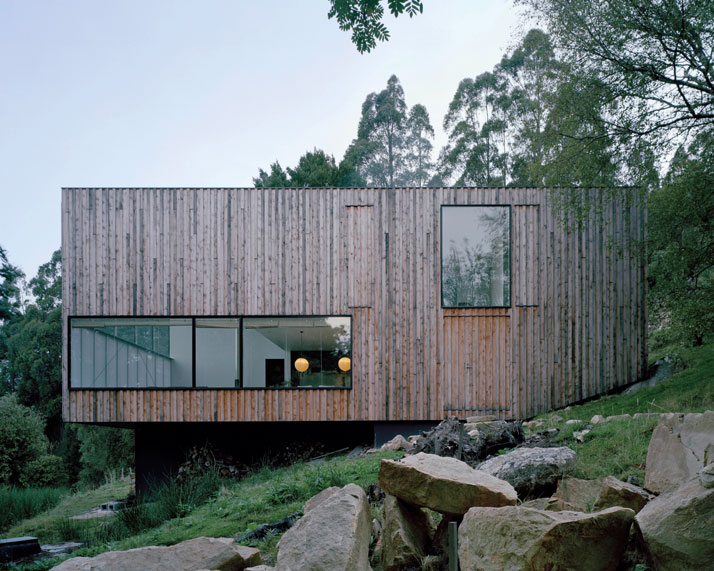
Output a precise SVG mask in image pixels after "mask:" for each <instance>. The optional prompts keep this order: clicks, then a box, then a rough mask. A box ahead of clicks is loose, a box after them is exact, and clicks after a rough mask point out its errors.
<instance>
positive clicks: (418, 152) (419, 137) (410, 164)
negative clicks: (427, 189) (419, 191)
mask: <svg viewBox="0 0 714 571" xmlns="http://www.w3.org/2000/svg"><path fill="white" fill-rule="evenodd" d="M406 131H407V132H406V145H405V155H404V162H405V171H406V172H405V175H404V183H405V184H407V185H409V186H425V185H426V184H427V183H428V182H429V181H430V180H431V178H432V175H433V171H434V163H433V162H432V159H431V153H432V151H433V148H434V145H433V143H432V140H433V139H434V127H432V125H431V122H430V121H429V112H428V111H427V110H426V107H424V106H423V105H422V104H420V103H417V104H416V105H414V106H413V107H412V108H411V109H410V110H409V117H408V118H407V129H406Z"/></svg>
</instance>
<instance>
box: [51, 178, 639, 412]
mask: <svg viewBox="0 0 714 571" xmlns="http://www.w3.org/2000/svg"><path fill="white" fill-rule="evenodd" d="M582 192H585V191H582ZM587 192H591V193H592V194H593V197H594V199H595V200H596V201H600V205H601V206H602V210H603V219H604V220H603V222H602V223H599V222H595V221H590V222H588V223H587V224H586V225H585V226H584V227H583V228H582V229H580V230H572V231H568V230H567V229H566V228H565V227H564V226H563V225H562V224H561V222H560V221H559V218H558V217H557V215H556V214H555V212H554V209H553V204H552V201H551V196H550V193H549V192H547V191H545V190H542V189H528V188H487V189H480V188H428V189H414V188H395V189H383V188H380V189H371V188H366V189H365V188H355V189H312V188H305V189H270V188H266V189H91V188H90V189H87V188H67V189H63V191H62V216H63V230H62V232H63V235H62V256H63V259H62V262H63V288H64V289H63V311H64V317H65V324H66V327H65V329H64V353H63V368H64V370H63V390H64V399H63V407H64V409H63V414H64V418H65V420H67V421H70V422H85V423H120V424H125V425H126V424H132V423H145V422H208V423H221V422H229V421H230V422H236V421H237V422H255V421H257V422H263V421H354V420H360V421H373V422H384V421H395V420H402V421H406V420H409V421H438V420H441V419H443V418H444V417H445V416H461V417H464V416H469V415H474V414H479V413H483V414H497V415H498V416H500V417H503V418H525V417H529V416H532V415H534V414H536V413H539V412H542V411H546V410H549V409H553V408H557V407H561V406H565V405H567V404H569V403H573V402H576V401H579V400H582V399H584V398H587V397H591V396H594V395H597V394H600V393H603V392H606V391H608V390H610V389H613V388H615V387H617V386H622V385H625V384H627V383H630V382H633V381H635V380H637V378H638V377H640V376H641V375H642V374H643V373H644V371H645V367H646V350H645V331H646V313H645V305H644V300H645V269H644V261H643V259H642V258H641V257H638V256H637V255H635V249H636V243H637V242H641V241H642V239H643V238H644V213H643V212H642V211H641V210H640V209H638V208H637V207H634V206H633V207H628V208H623V207H622V206H619V205H618V204H616V203H615V202H611V201H606V199H604V198H598V194H597V191H587ZM452 205H483V206H491V207H493V206H500V207H502V208H501V209H495V210H493V212H495V213H497V214H498V215H499V216H502V219H503V220H506V222H505V223H504V224H506V225H507V226H502V228H506V229H507V231H504V233H503V236H505V237H504V238H503V244H505V246H506V250H505V251H503V250H500V253H499V251H497V250H498V248H497V247H496V246H489V247H491V251H490V252H486V254H487V255H488V256H490V259H496V258H497V264H496V266H497V267H496V270H493V268H491V269H490V270H488V271H489V272H490V273H489V274H488V275H489V276H490V277H489V278H488V279H489V280H491V281H490V282H488V283H487V285H486V286H484V287H482V288H481V289H482V290H483V291H486V289H488V288H489V287H490V290H489V291H487V292H486V293H485V294H483V292H481V293H479V292H478V291H476V292H475V293H474V292H471V293H467V294H465V293H458V294H454V295H455V297H454V300H456V301H454V302H453V303H452V302H448V303H445V299H446V296H447V294H446V293H445V291H444V287H445V285H446V278H444V277H443V276H442V265H443V264H442V262H443V260H445V259H446V253H445V252H446V250H444V252H442V248H446V247H447V245H446V244H442V239H443V236H444V231H445V229H444V228H442V227H441V226H442V219H443V218H444V213H445V212H451V211H447V210H444V209H447V208H449V207H450V206H452ZM474 212H477V211H474ZM478 212H479V213H486V214H489V212H487V211H486V210H483V211H478ZM464 243H465V244H466V243H467V242H464ZM495 243H496V242H494V244H495ZM499 243H500V242H499ZM482 253H483V252H482ZM486 254H484V256H485V255H486ZM499 256H500V257H499ZM444 263H445V262H444ZM458 271H461V269H459V270H458ZM449 279H451V278H449ZM458 279H462V278H458ZM457 281H458V280H457ZM483 283H486V282H485V281H484V282H483ZM488 284H490V285H488ZM494 284H495V285H494ZM484 288H485V289H484ZM472 289H473V288H472ZM494 291H495V292H496V293H495V294H494V293H493V292H494ZM481 294H483V295H487V296H491V297H488V299H495V300H496V301H494V302H487V303H486V304H483V303H480V304H479V303H477V302H473V301H469V300H472V299H476V297H477V296H478V295H481ZM469 295H470V296H471V297H468V296H469ZM459 296H465V297H459ZM493 296H495V297H493ZM462 299H466V300H467V301H466V302H463V301H461V300H462ZM449 305H456V307H445V306H449ZM479 305H488V306H484V307H479ZM133 316H138V317H139V318H141V319H138V320H136V319H135V321H134V323H141V324H142V325H141V327H143V328H144V329H143V330H142V331H149V332H150V333H149V337H147V338H146V339H139V337H138V336H137V337H132V338H127V337H126V335H125V334H122V333H121V324H122V322H121V320H112V319H111V318H114V317H117V318H130V317H133ZM333 316H334V317H333ZM88 317H91V318H93V319H94V322H92V321H91V320H87V319H83V318H88ZM152 317H165V318H172V321H171V322H169V321H168V320H166V321H165V322H162V321H152V320H151V319H150V318H152ZM218 317H221V318H225V319H223V320H216V321H214V322H211V321H210V320H209V319H207V318H218ZM261 318H264V320H263V321H261ZM287 318H294V320H293V321H290V320H289V319H287ZM297 318H300V319H303V321H300V320H299V319H297ZM270 320H272V322H274V323H273V324H272V325H270V324H269V323H268V322H269V321H270ZM305 320H308V321H309V322H310V323H312V324H316V323H317V324H319V325H320V326H321V327H322V328H323V329H325V330H328V331H331V332H332V333H331V335H332V337H330V339H329V340H327V341H325V343H328V345H329V351H328V350H326V349H325V350H321V351H317V350H314V351H308V350H305V351H302V352H300V351H293V352H290V351H288V350H287V349H285V351H284V355H283V353H279V352H278V353H277V357H274V358H270V359H269V358H267V357H266V359H265V363H264V366H263V362H262V361H261V362H260V363H259V367H258V369H260V373H259V374H260V375H262V379H263V380H262V381H261V382H256V381H255V378H251V375H253V373H251V371H252V370H253V369H251V368H250V366H248V365H249V363H250V362H249V359H251V358H253V359H254V358H255V351H254V350H249V349H248V345H247V344H248V342H249V337H250V336H251V335H257V333H260V332H263V333H264V334H265V335H266V336H269V335H270V334H269V332H268V329H267V328H268V327H278V328H279V327H292V329H293V330H294V332H293V333H292V335H293V343H294V344H295V346H297V343H298V339H299V342H303V336H304V335H305V329H300V328H301V327H302V325H300V324H301V323H303V322H305V323H307V321H305ZM272 322H271V323H272ZM154 323H157V324H159V325H158V326H156V327H155V328H154V329H147V328H150V327H154V325H152V324H154ZM162 323H171V324H172V325H171V327H172V328H170V327H169V326H168V325H161V324H162ZM82 324H84V326H85V328H86V330H82V331H79V326H80V325H82ZM326 324H327V325H326ZM219 325H220V327H223V331H222V332H220V331H216V332H215V335H217V337H215V339H229V346H230V347H231V351H233V353H231V355H233V356H232V357H231V358H230V359H229V361H230V363H228V364H229V365H230V366H229V369H230V371H229V372H228V373H226V375H227V378H228V379H229V380H228V382H229V385H223V384H222V385H220V386H210V382H208V385H205V386H204V385H203V383H202V381H201V380H200V375H201V373H200V371H201V367H202V366H203V365H202V364H201V361H200V359H201V356H200V355H198V356H197V354H196V347H200V346H201V345H200V343H201V339H202V338H203V337H201V336H202V335H204V334H205V335H207V337H206V339H208V340H209V341H208V342H207V343H206V347H210V346H211V344H212V343H213V341H210V340H211V339H214V337H210V336H209V334H210V335H213V334H214V333H211V332H209V331H208V328H209V327H213V328H214V329H216V328H218V326H219ZM91 327H94V329H93V330H92V333H91V335H93V337H90V332H89V328H91ZM160 327H165V329H160ZM202 327H206V331H203V330H202V329H201V328H202ZM252 327H255V328H257V329H256V331H257V333H256V331H254V330H253V329H251V328H252ZM261 327H262V328H263V329H260V328H261ZM182 328H183V329H182ZM75 329H77V332H76V334H75ZM286 330H287V329H286ZM298 330H299V333H298ZM152 331H153V333H152ZM169 331H170V332H171V336H170V337H169V333H168V332H169ZM162 332H163V333H162ZM131 334H132V335H134V333H131ZM307 334H308V335H309V334H310V330H308V331H307ZM122 335H124V337H122ZM181 335H183V337H181ZM192 336H193V337H192ZM100 338H101V339H100ZM127 339H128V340H127ZM147 339H148V341H147ZM179 339H184V340H185V343H186V345H185V347H186V351H185V352H184V355H183V356H185V357H186V358H187V359H188V358H189V357H191V356H192V358H193V361H190V362H189V364H188V365H187V368H186V375H185V383H183V384H181V383H178V381H175V380H174V382H173V385H167V386H162V385H160V384H157V383H159V381H157V378H159V377H161V378H164V379H168V378H169V376H170V371H171V367H172V366H174V365H175V362H177V361H178V360H179V356H178V354H177V353H176V352H177V351H178V349H177V348H179V347H181V345H180V344H179V343H180V341H179ZM345 340H347V341H345ZM100 341H101V343H102V345H101V347H102V349H101V350H102V351H104V353H102V354H103V355H106V354H108V353H107V352H108V351H110V349H108V347H110V346H111V351H113V352H114V356H115V357H116V356H117V355H120V354H122V355H124V357H123V358H124V359H125V361H126V360H127V359H129V358H128V357H127V355H129V354H130V353H131V351H134V352H135V353H137V354H139V353H141V354H142V355H144V357H143V358H144V359H145V360H146V358H147V356H148V357H150V358H151V362H152V365H151V367H152V369H151V371H152V373H151V376H152V379H153V380H152V383H153V384H151V383H148V382H144V381H142V382H143V383H144V384H142V385H141V386H140V387H139V388H130V387H133V386H134V385H132V384H131V383H132V382H133V381H129V382H126V381H125V384H124V385H123V386H122V385H121V384H120V383H119V381H118V380H116V379H118V376H119V375H120V374H121V375H124V376H125V377H126V375H127V374H129V378H130V379H134V377H131V375H132V374H134V373H126V372H122V371H123V369H122V371H120V370H119V368H118V367H115V368H114V369H113V372H112V375H114V377H116V379H115V380H114V381H111V382H110V381H108V380H107V378H108V377H107V373H106V371H104V369H102V371H100V372H97V371H98V367H97V364H96V362H99V361H97V359H99V357H97V354H98V349H97V347H99V345H98V343H100ZM169 342H170V343H171V344H172V347H174V349H171V350H170V349H169V348H168V347H169ZM276 342H277V341H276ZM312 342H313V343H317V341H312ZM322 342H323V341H320V343H322ZM147 343H150V345H149V344H147ZM80 344H81V347H80ZM231 344H232V345H231ZM256 346H257V345H256ZM315 346H316V345H315ZM213 347H214V349H215V347H217V345H215V344H214V345H213ZM305 347H307V341H305V342H304V344H303V349H304V348H305ZM321 347H322V345H321ZM122 351H123V353H122ZM191 351H193V355H191ZM90 352H91V353H92V355H93V357H91V358H92V359H95V361H96V362H95V363H94V365H92V366H93V367H94V368H93V369H92V372H91V373H88V375H90V376H92V375H94V376H93V377H92V378H94V379H96V378H99V375H100V374H101V375H104V376H103V377H102V379H104V380H103V381H102V382H103V383H104V385H101V386H100V385H97V384H94V385H92V384H90V385H87V384H86V383H85V384H82V381H81V379H82V376H81V374H80V371H79V368H78V367H80V366H83V365H81V364H82V363H84V364H86V363H87V362H88V359H90V357H89V356H88V355H90ZM199 353H200V350H199ZM244 353H245V355H244ZM266 355H267V353H266ZM297 356H299V357H301V358H303V357H304V358H305V359H306V360H308V361H309V362H310V367H311V370H310V371H308V373H306V374H304V375H303V374H302V373H300V374H298V373H296V372H295V371H288V370H287V369H288V368H291V367H290V364H291V363H292V362H293V360H294V358H295V357H297ZM70 357H71V358H70ZM102 358H104V359H106V357H102ZM338 358H339V359H342V358H348V360H347V361H346V362H347V363H348V365H346V366H343V365H344V362H343V361H338ZM117 360H118V358H117ZM129 360H130V359H129ZM318 360H319V362H320V365H319V366H318V365H317V363H318ZM283 361H284V363H285V364H286V365H285V366H284V365H283ZM327 361H330V363H327ZM172 363H174V365H172ZM191 363H192V364H191ZM338 363H339V368H338ZM70 367H72V369H73V370H72V371H70ZM112 367H114V365H112ZM260 367H262V368H260ZM105 368H106V367H105ZM258 369H256V370H258ZM313 369H314V370H315V371H318V372H320V374H321V375H322V376H321V377H319V379H318V377H314V378H315V379H316V380H315V381H314V383H313V384H312V385H310V384H309V383H308V382H307V381H305V379H310V378H312V377H310V375H311V374H313V375H317V373H312V370H313ZM271 370H273V371H278V372H277V373H275V375H277V377H276V378H277V379H278V381H279V383H278V384H276V386H278V385H279V386H280V388H273V387H272V386H271V384H270V381H269V380H267V381H266V379H269V378H270V375H272V374H273V373H271V372H270V371H271ZM158 371H163V372H161V373H159V372H158ZM142 374H145V373H142ZM231 375H232V376H231ZM233 377H235V383H234V379H233ZM283 378H284V379H285V383H284V384H282V380H283ZM197 379H199V381H198V382H197ZM295 379H297V380H295ZM135 380H136V383H138V382H139V379H138V377H136V379H135ZM112 382H115V383H116V384H111V383H112ZM167 383H168V381H167ZM297 383H303V384H301V385H300V386H296V384H297Z"/></svg>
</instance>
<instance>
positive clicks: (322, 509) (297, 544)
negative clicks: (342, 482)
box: [275, 484, 372, 571]
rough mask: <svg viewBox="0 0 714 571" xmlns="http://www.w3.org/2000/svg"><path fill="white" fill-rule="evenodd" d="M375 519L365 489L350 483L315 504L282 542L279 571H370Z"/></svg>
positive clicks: (277, 564) (277, 566)
mask: <svg viewBox="0 0 714 571" xmlns="http://www.w3.org/2000/svg"><path fill="white" fill-rule="evenodd" d="M371 522H372V518H371V516H370V512H369V503H368V502H367V495H366V494H365V493H364V490H362V488H360V487H359V486H357V485H355V484H347V485H346V486H345V487H344V488H342V489H340V490H338V491H334V492H333V493H332V494H329V495H328V496H327V497H325V498H323V501H321V502H319V503H317V505H313V507H311V509H310V511H308V512H307V513H306V514H305V515H304V516H303V517H302V518H300V519H299V520H298V521H297V523H295V525H293V527H291V528H290V529H289V530H288V531H286V532H285V534H284V535H283V537H282V538H281V539H280V543H278V560H277V563H276V565H275V569H276V571H297V570H298V569H311V570H313V571H340V570H344V571H367V570H369V569H370V566H369V560H368V558H369V543H370V536H371V533H372V523H371Z"/></svg>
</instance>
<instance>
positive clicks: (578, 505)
mask: <svg viewBox="0 0 714 571" xmlns="http://www.w3.org/2000/svg"><path fill="white" fill-rule="evenodd" d="M601 489H602V480H600V479H598V480H581V479H579V478H563V479H562V480H560V481H559V482H558V487H557V489H556V490H555V493H554V494H553V495H552V496H551V497H550V498H549V499H548V500H546V502H547V503H546V506H545V507H544V508H542V509H546V510H549V511H558V512H560V511H576V512H592V511H595V502H597V500H598V497H599V496H600V490H601ZM531 503H532V502H529V505H531ZM536 505H537V504H533V507H535V506H536ZM608 507H612V506H608ZM624 507H629V506H624Z"/></svg>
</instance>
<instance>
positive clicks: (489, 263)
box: [441, 206, 511, 307]
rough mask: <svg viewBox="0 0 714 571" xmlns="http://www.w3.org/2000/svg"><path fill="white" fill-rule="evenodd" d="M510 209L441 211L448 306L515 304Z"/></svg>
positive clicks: (443, 276)
mask: <svg viewBox="0 0 714 571" xmlns="http://www.w3.org/2000/svg"><path fill="white" fill-rule="evenodd" d="M510 236H511V217H510V208H509V207H508V206H442V207H441V304H442V306H443V307H507V306H510V305H511V246H510Z"/></svg>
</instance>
